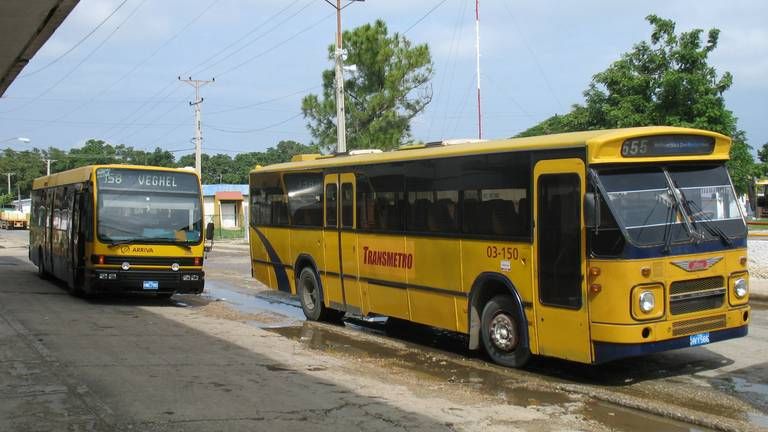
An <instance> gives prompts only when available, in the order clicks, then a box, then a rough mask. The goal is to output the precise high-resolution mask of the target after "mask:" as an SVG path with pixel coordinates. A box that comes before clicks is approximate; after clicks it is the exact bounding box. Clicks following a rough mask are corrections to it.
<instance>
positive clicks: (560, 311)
mask: <svg viewBox="0 0 768 432" xmlns="http://www.w3.org/2000/svg"><path fill="white" fill-rule="evenodd" d="M584 172H585V171H584V162H582V161H581V160H579V159H561V160H546V161H540V162H538V163H537V164H536V165H535V167H534V185H535V192H534V202H535V203H536V205H535V207H534V208H535V210H534V221H535V224H534V227H535V230H536V234H535V240H534V250H535V252H534V253H535V257H536V263H535V269H536V271H535V273H534V274H535V276H534V286H535V290H534V294H535V295H534V305H535V306H534V308H535V316H536V332H537V337H538V345H539V353H540V354H542V355H548V356H553V357H560V358H565V359H568V360H575V361H581V362H587V363H589V362H591V360H592V355H591V345H590V335H589V311H588V308H587V296H586V281H585V277H584V275H585V274H586V260H585V253H586V251H585V238H584V230H583V229H582V227H583V222H582V211H581V203H582V197H583V196H584Z"/></svg>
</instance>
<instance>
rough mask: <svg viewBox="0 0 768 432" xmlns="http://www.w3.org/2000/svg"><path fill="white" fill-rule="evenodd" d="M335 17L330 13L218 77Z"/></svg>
mask: <svg viewBox="0 0 768 432" xmlns="http://www.w3.org/2000/svg"><path fill="white" fill-rule="evenodd" d="M334 15H336V13H335V12H332V13H330V14H328V15H326V16H324V17H322V18H321V19H319V20H317V21H315V22H314V23H312V24H311V25H309V26H308V27H305V28H304V29H302V30H299V31H298V32H296V33H294V34H293V35H291V36H290V37H288V38H287V39H284V40H283V41H281V42H278V43H277V44H275V45H272V46H271V47H269V48H267V49H266V50H264V51H261V52H260V53H258V54H256V55H254V56H252V57H249V58H248V59H247V60H245V61H243V62H241V63H239V64H237V65H235V66H233V67H231V68H229V69H226V70H225V71H223V72H220V73H218V74H216V76H218V77H221V76H222V75H226V74H228V73H230V72H233V71H235V70H237V69H240V68H241V67H243V66H245V65H247V64H248V63H250V62H252V61H254V60H256V59H257V58H259V57H261V56H263V55H265V54H268V53H270V52H272V51H274V50H276V49H277V48H280V47H281V46H283V45H285V44H287V43H288V42H290V41H292V40H293V39H296V38H297V37H299V36H300V35H302V34H304V33H306V32H308V31H310V30H312V29H313V28H315V27H317V26H319V25H320V24H322V23H323V21H325V20H327V19H328V18H330V17H332V16H334Z"/></svg>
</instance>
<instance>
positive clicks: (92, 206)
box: [29, 165, 212, 297]
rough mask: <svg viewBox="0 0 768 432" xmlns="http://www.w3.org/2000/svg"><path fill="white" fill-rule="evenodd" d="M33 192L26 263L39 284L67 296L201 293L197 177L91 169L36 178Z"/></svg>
mask: <svg viewBox="0 0 768 432" xmlns="http://www.w3.org/2000/svg"><path fill="white" fill-rule="evenodd" d="M32 189H33V190H32V209H31V210H32V213H31V217H30V233H29V259H30V260H31V261H32V262H33V263H34V264H35V265H37V268H38V272H39V274H40V275H41V276H42V277H47V276H53V277H55V278H57V279H60V280H62V281H64V282H65V283H66V285H67V287H68V289H69V291H70V292H71V293H72V294H84V295H91V294H96V293H110V292H111V293H117V292H120V293H150V294H153V295H156V296H158V297H170V296H171V295H173V294H174V293H176V292H184V293H200V292H202V291H203V287H204V276H205V273H204V272H203V269H202V266H203V258H204V244H203V243H204V240H203V237H204V236H203V234H204V233H203V232H202V226H203V210H202V209H203V207H202V206H203V204H202V195H201V192H200V179H199V177H198V176H197V174H196V173H195V172H190V171H188V170H181V169H170V168H160V167H147V166H131V165H94V166H86V167H82V168H76V169H73V170H70V171H65V172H61V173H57V174H52V175H50V176H46V177H40V178H38V179H35V181H34V183H33V187H32ZM207 231H208V230H207ZM211 231H212V230H211Z"/></svg>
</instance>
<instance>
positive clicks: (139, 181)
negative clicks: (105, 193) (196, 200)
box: [96, 168, 198, 193]
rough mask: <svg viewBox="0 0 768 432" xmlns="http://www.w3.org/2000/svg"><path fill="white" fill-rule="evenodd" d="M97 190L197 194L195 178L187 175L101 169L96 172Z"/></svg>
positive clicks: (168, 172) (167, 172)
mask: <svg viewBox="0 0 768 432" xmlns="http://www.w3.org/2000/svg"><path fill="white" fill-rule="evenodd" d="M96 179H97V181H98V186H99V189H101V190H104V189H109V190H115V189H118V190H133V191H156V192H194V193H197V191H198V185H197V178H196V177H195V176H194V175H193V174H189V173H177V172H170V171H148V170H132V169H119V168H118V169H116V168H101V169H99V170H97V171H96Z"/></svg>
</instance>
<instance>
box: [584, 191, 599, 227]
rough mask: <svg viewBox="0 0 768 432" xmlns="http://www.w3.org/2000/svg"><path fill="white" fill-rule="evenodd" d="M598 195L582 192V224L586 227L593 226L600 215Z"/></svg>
mask: <svg viewBox="0 0 768 432" xmlns="http://www.w3.org/2000/svg"><path fill="white" fill-rule="evenodd" d="M597 200H598V197H597V195H595V193H594V192H587V193H586V194H584V225H585V226H586V227H587V228H595V227H596V226H597V223H598V221H599V220H600V215H599V214H598V212H599V211H600V210H599V204H598V202H597Z"/></svg>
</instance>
